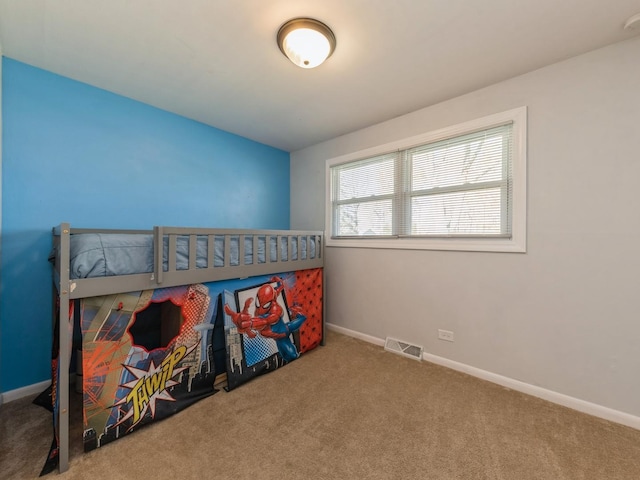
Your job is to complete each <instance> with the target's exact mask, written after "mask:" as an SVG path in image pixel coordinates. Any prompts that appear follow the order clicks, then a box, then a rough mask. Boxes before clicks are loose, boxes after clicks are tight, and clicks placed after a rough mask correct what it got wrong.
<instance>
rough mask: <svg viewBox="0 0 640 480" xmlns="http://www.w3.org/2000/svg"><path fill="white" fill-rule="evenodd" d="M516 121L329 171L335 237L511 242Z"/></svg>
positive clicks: (339, 166)
mask: <svg viewBox="0 0 640 480" xmlns="http://www.w3.org/2000/svg"><path fill="white" fill-rule="evenodd" d="M512 131H513V123H512V122H509V123H507V124H504V125H499V126H497V127H492V128H488V129H485V130H480V131H476V132H473V133H469V134H464V135H458V136H455V137H451V138H447V139H445V140H439V141H435V142H429V143H425V144H422V145H419V146H416V147H412V148H409V149H406V150H399V151H397V152H393V153H388V154H384V155H378V156H375V157H371V158H365V159H360V160H356V161H352V162H348V163H344V164H340V165H335V166H333V167H331V181H332V190H331V197H332V198H331V205H332V220H333V222H332V223H333V224H332V237H333V238H349V237H371V238H385V237H386V238H388V237H429V236H432V237H510V235H511V217H512V215H511V212H512V202H511V199H512V198H513V196H512V151H513V140H512Z"/></svg>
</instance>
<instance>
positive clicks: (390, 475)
mask: <svg viewBox="0 0 640 480" xmlns="http://www.w3.org/2000/svg"><path fill="white" fill-rule="evenodd" d="M79 397H80V396H79V395H77V394H72V400H73V401H74V403H75V407H76V408H75V410H74V414H73V417H72V426H71V433H72V443H71V454H70V470H69V471H68V472H66V473H64V474H62V475H59V474H58V473H57V472H54V473H52V474H50V475H49V476H48V477H47V478H61V479H114V480H115V479H176V480H177V479H253V480H270V479H274V480H276V479H277V480H283V479H429V480H437V479H443V480H445V479H446V480H448V479H473V480H476V479H478V480H480V479H492V480H498V479H499V480H527V479H544V480H580V479H598V480H600V479H601V480H615V479H624V480H636V479H640V431H638V430H634V429H631V428H628V427H624V426H621V425H617V424H614V423H610V422H607V421H604V420H601V419H598V418H595V417H591V416H588V415H584V414H581V413H578V412H575V411H573V410H570V409H567V408H564V407H560V406H557V405H554V404H551V403H548V402H545V401H543V400H540V399H537V398H534V397H530V396H527V395H524V394H521V393H518V392H515V391H511V390H508V389H506V388H503V387H500V386H497V385H494V384H491V383H488V382H485V381H482V380H478V379H476V378H473V377H470V376H467V375H465V374H462V373H459V372H455V371H452V370H449V369H446V368H443V367H440V366H437V365H433V364H430V363H426V362H417V361H414V360H410V359H406V358H403V357H400V356H397V355H394V354H392V353H388V352H385V351H384V350H383V349H382V348H381V347H378V346H374V345H370V344H367V343H364V342H362V341H359V340H356V339H353V338H350V337H346V336H344V335H340V334H337V333H335V332H328V335H327V342H326V346H324V347H319V348H317V349H315V350H314V351H312V352H309V353H307V354H306V355H305V356H303V357H302V358H300V359H299V360H297V361H295V362H293V363H291V364H290V365H287V366H286V368H282V369H280V370H277V371H275V372H272V373H270V374H268V375H265V376H262V377H259V378H257V379H255V380H253V381H251V382H249V383H247V384H245V385H243V386H241V387H239V388H238V389H236V390H234V391H232V392H224V391H221V392H219V393H217V394H215V395H213V396H212V397H209V398H207V399H205V400H203V401H201V402H199V403H197V404H195V405H193V406H192V407H190V408H188V409H186V410H184V411H183V412H180V413H178V414H177V415H174V416H173V417H171V418H168V419H165V420H163V421H160V422H157V423H154V424H151V425H149V426H147V427H144V428H142V429H140V430H138V431H136V432H134V433H133V434H131V435H129V436H127V437H125V438H123V439H121V440H118V441H116V442H113V443H111V444H108V445H106V446H105V447H103V448H99V449H97V450H94V451H93V452H90V453H87V454H84V453H82V445H81V444H82V440H81V436H82V434H81V431H82V426H81V414H80V413H79V407H80V405H79V403H80V398H79ZM31 400H32V399H31V398H26V399H21V400H17V401H14V402H10V403H8V404H5V405H3V406H2V407H0V478H2V479H30V478H36V477H37V476H38V474H39V472H40V469H41V467H42V465H43V463H44V460H45V456H46V454H47V453H48V448H49V445H50V442H51V435H52V434H51V414H50V413H49V412H47V411H46V410H45V409H43V408H42V407H38V406H35V405H32V404H31V403H30V402H31Z"/></svg>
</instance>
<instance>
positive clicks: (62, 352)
mask: <svg viewBox="0 0 640 480" xmlns="http://www.w3.org/2000/svg"><path fill="white" fill-rule="evenodd" d="M70 233H71V226H70V225H69V224H68V223H62V224H61V225H60V247H59V251H60V267H59V268H60V285H57V287H58V299H59V302H58V308H59V312H58V314H59V319H60V321H59V322H58V329H59V330H58V341H59V342H60V345H59V350H58V372H59V373H58V385H57V389H58V392H57V394H58V425H56V429H57V431H58V448H59V450H58V471H59V472H60V473H62V472H65V471H67V470H68V469H69V361H70V358H71V343H70V340H69V321H70V318H69V287H70V282H69V248H70V246H69V245H70V240H69V237H70Z"/></svg>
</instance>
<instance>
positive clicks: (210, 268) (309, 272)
mask: <svg viewBox="0 0 640 480" xmlns="http://www.w3.org/2000/svg"><path fill="white" fill-rule="evenodd" d="M323 246H324V233H323V232H321V231H288V230H287V231H283V230H239V229H233V230H229V229H215V228H184V227H159V226H157V227H154V228H153V230H99V229H82V228H72V227H71V226H70V224H68V223H62V224H60V225H59V226H56V227H54V228H53V249H52V254H51V256H50V261H51V263H52V264H53V284H54V289H53V293H54V295H53V298H54V325H55V327H54V329H55V331H54V355H53V357H54V358H53V366H52V370H53V372H54V373H53V377H54V382H53V389H52V390H53V391H52V399H53V404H54V433H55V438H54V445H53V446H52V453H50V455H49V459H48V462H49V464H50V465H51V461H54V462H55V463H54V464H53V467H52V468H55V464H57V466H58V470H59V472H60V473H62V472H64V471H66V470H67V469H68V462H69V448H68V444H69V388H66V386H67V385H69V368H70V363H71V358H72V350H73V348H74V333H73V332H74V329H75V330H78V328H79V327H78V324H81V325H82V329H83V330H82V332H83V333H82V334H83V340H82V342H83V345H84V348H87V349H89V350H91V349H92V348H94V347H95V344H93V343H91V340H96V339H98V337H100V335H102V337H101V339H103V340H104V339H105V338H107V337H109V336H110V337H109V338H107V340H109V341H110V342H108V344H109V345H110V346H113V345H115V347H114V348H117V347H120V350H122V351H124V350H123V348H122V346H121V344H118V343H117V342H118V341H121V342H126V341H129V340H126V339H128V338H129V337H135V336H136V333H135V332H134V326H133V324H132V323H130V322H131V321H132V319H134V318H135V317H136V315H137V316H138V317H139V318H142V317H143V313H144V314H145V315H146V312H147V310H144V311H143V310H141V308H140V305H144V306H154V307H156V306H159V305H160V304H159V303H158V302H160V301H161V300H162V299H165V300H166V299H169V300H171V302H166V303H171V304H170V305H169V307H172V308H169V310H175V309H177V310H179V311H181V312H182V313H178V316H180V318H181V320H180V322H184V321H185V320H184V318H186V317H187V316H188V315H187V314H186V313H185V312H186V310H185V309H186V308H187V303H188V302H190V301H194V298H196V297H197V296H198V295H199V296H200V297H202V295H205V297H206V298H207V300H206V305H205V304H199V305H200V307H201V308H199V310H198V311H199V312H200V313H198V315H200V317H201V319H202V318H205V317H206V318H207V320H206V321H204V322H202V323H197V322H196V323H197V325H195V326H189V328H191V329H192V330H191V331H190V334H191V335H192V337H191V338H192V339H193V338H196V337H197V338H199V340H198V342H197V343H198V344H199V345H200V346H199V349H200V350H199V351H201V353H200V354H199V353H197V352H193V353H192V351H193V350H194V349H195V348H196V346H195V344H194V346H192V347H191V346H190V347H189V349H188V350H187V349H186V347H185V346H180V347H179V346H178V343H180V341H178V340H176V339H177V338H179V337H180V336H181V335H183V334H184V333H185V332H184V331H183V330H185V329H187V327H186V326H185V325H184V323H180V325H178V327H175V325H174V327H171V325H170V323H171V322H168V323H167V325H169V326H165V324H164V323H163V326H162V329H163V330H166V329H169V330H170V331H171V329H172V328H173V331H172V333H169V334H166V332H162V335H164V336H165V337H166V336H167V335H169V337H171V340H164V342H165V343H163V344H162V345H160V346H161V347H162V348H156V347H158V345H150V344H147V343H145V341H140V345H142V346H140V345H135V346H132V345H130V344H132V343H133V342H137V341H136V340H135V338H134V339H133V340H131V341H129V344H126V343H125V344H124V345H125V349H126V348H129V353H128V354H127V356H126V359H127V363H128V362H129V361H130V360H131V358H132V357H136V358H138V359H140V358H142V357H144V359H145V361H146V362H147V363H145V364H144V365H146V368H147V371H144V368H145V367H140V365H142V364H141V363H138V364H136V365H137V367H135V368H134V366H133V365H134V364H133V363H132V364H131V366H130V367H126V365H125V364H124V363H123V364H122V365H120V364H119V363H118V367H126V371H125V368H122V372H123V373H118V375H119V377H118V382H117V383H116V385H117V389H119V390H118V392H120V394H121V393H122V392H121V391H122V390H123V387H128V388H129V389H131V390H130V391H129V397H128V398H130V397H131V396H132V394H133V393H134V388H140V383H141V382H142V380H141V378H142V374H141V373H140V372H142V373H146V374H149V372H154V371H155V372H157V373H156V375H155V377H154V378H155V380H156V381H158V382H159V381H160V380H158V379H160V376H159V375H160V373H159V372H160V367H161V366H164V370H165V372H166V371H167V370H168V369H169V367H170V368H171V369H173V368H174V367H175V370H171V373H169V374H168V377H166V378H164V377H163V378H162V380H163V381H166V386H167V390H166V392H165V391H161V392H159V393H158V391H157V390H158V389H156V391H154V393H153V397H154V398H151V390H149V391H147V392H146V393H147V394H148V397H149V398H147V397H145V396H144V395H146V394H145V390H144V388H142V390H140V391H141V392H142V394H143V397H141V398H142V400H141V399H140V398H136V399H135V400H136V402H138V403H139V404H140V405H141V406H143V407H144V408H138V410H139V411H137V412H133V413H132V410H134V409H133V404H132V406H131V407H130V410H129V411H126V410H123V408H122V404H123V402H124V397H123V398H122V399H121V400H118V401H114V402H113V403H112V404H111V405H108V407H109V408H111V409H113V410H114V411H117V415H119V416H120V417H122V418H119V419H118V421H117V423H116V424H115V425H117V427H113V424H112V425H110V426H109V428H110V429H111V430H113V429H114V428H116V429H124V427H125V426H128V427H129V429H128V430H127V433H128V432H129V430H132V429H133V426H135V425H136V424H135V422H134V423H133V425H132V421H133V420H132V415H133V418H134V419H135V416H136V415H135V414H137V416H142V417H144V416H145V415H146V416H147V417H148V416H149V410H152V411H153V410H154V408H155V409H157V408H158V405H169V404H170V405H175V404H173V403H171V402H160V401H158V400H171V401H173V400H175V399H174V398H172V397H171V394H168V393H167V392H169V390H170V389H169V387H172V388H180V387H179V386H178V387H174V386H175V385H178V383H179V382H178V381H174V380H179V379H180V378H182V379H183V380H182V383H183V384H185V382H186V383H188V389H189V391H191V387H192V385H194V386H195V385H196V384H197V383H198V382H200V384H202V382H203V381H204V380H203V379H206V382H205V383H206V384H207V385H208V387H207V388H209V390H211V391H209V392H208V393H205V394H204V396H206V395H208V394H211V393H215V391H216V390H214V389H213V382H211V381H210V380H211V377H210V376H207V375H206V374H207V373H211V374H219V373H226V374H233V375H241V376H242V377H237V382H236V380H234V382H236V383H235V384H234V385H238V384H239V383H241V382H242V381H244V380H243V379H244V378H245V377H246V378H247V379H249V378H251V377H252V376H255V375H256V374H260V373H263V372H258V373H256V366H255V364H256V363H257V360H256V361H249V357H248V355H249V353H250V352H249V349H252V348H257V349H263V350H264V348H265V345H266V344H267V343H268V342H271V343H270V345H271V347H269V348H271V353H269V355H271V356H270V357H269V358H267V359H266V361H265V358H262V359H261V363H264V364H265V365H267V368H268V369H269V370H272V369H274V368H277V367H278V366H281V365H283V364H286V363H287V362H288V361H290V360H292V359H295V358H297V355H299V353H304V347H303V349H302V350H300V346H299V345H298V340H299V338H298V336H296V335H299V332H297V331H296V332H293V330H297V329H299V328H301V327H300V325H302V327H305V326H307V325H306V324H304V322H305V321H306V320H307V316H308V313H309V312H308V310H313V317H314V319H315V320H314V321H316V322H317V324H316V325H312V326H310V327H309V329H307V331H308V332H310V333H309V335H312V336H313V339H312V340H310V341H309V342H310V343H309V346H308V347H306V348H308V349H311V348H314V347H315V345H317V344H321V343H322V342H323V339H324V318H323V312H324V308H323V300H324V297H325V296H324V291H323V290H324V282H323V270H322V269H323V262H324V251H323ZM309 278H311V280H309ZM296 282H299V283H300V282H301V283H300V284H297V283H296ZM292 284H295V285H294V286H293V288H294V290H292V291H291V292H290V291H289V290H288V288H285V287H286V286H291V285H292ZM234 290H235V292H234ZM302 290H305V291H307V292H312V293H313V298H311V299H307V298H306V296H301V295H306V293H304V294H303V293H302ZM176 292H179V293H176ZM203 292H204V293H203ZM212 292H213V293H214V294H213V295H212V294H211V293H212ZM218 292H219V293H218ZM265 292H266V293H268V294H269V295H271V297H270V298H273V299H274V302H273V303H274V304H277V303H279V305H281V306H280V307H278V306H277V305H275V306H271V307H268V308H271V310H270V311H269V312H267V313H265V311H262V310H261V311H259V309H258V307H261V308H262V305H258V302H261V300H260V298H261V297H260V295H262V294H264V293H265ZM176 295H178V297H180V298H178V297H176ZM296 295H297V297H296ZM291 296H294V297H296V298H298V299H300V298H304V301H302V302H299V301H297V300H296V298H294V299H293V301H292V299H291V298H290V297H291ZM200 297H197V298H200ZM288 297H289V298H288ZM131 299H133V300H131ZM143 299H146V300H144V302H143ZM181 299H182V300H181ZM145 302H146V303H145ZM253 302H255V305H254V304H253ZM287 302H289V304H291V306H289V305H288V304H287ZM301 303H302V304H303V306H302V307H301V306H300V304H301ZM134 304H135V305H137V306H135V307H134V306H131V305H134ZM176 304H177V305H178V307H176V306H175V305H176ZM294 304H295V305H294ZM105 305H106V307H105ZM202 305H205V306H204V307H203V306H202ZM266 305H268V303H267V304H266ZM145 308H146V307H145ZM250 308H255V312H251V311H250ZM305 308H306V310H307V312H303V313H305V314H304V315H303V314H302V313H300V312H301V310H305ZM105 309H106V310H105ZM136 309H137V310H136ZM102 311H106V312H107V313H106V314H105V315H106V316H105V317H104V321H103V320H100V321H102V322H103V323H102V324H100V325H101V326H100V327H99V328H103V329H104V328H106V327H104V325H106V324H107V323H109V322H111V321H112V320H113V319H114V318H115V317H118V318H120V319H121V318H122V317H124V318H125V320H124V323H122V321H121V320H117V319H116V320H114V321H116V322H117V321H120V322H121V325H120V327H118V328H119V329H120V330H119V331H120V333H119V335H120V336H121V337H123V338H125V337H126V338H125V339H124V340H122V339H120V337H118V338H116V337H115V336H114V335H115V334H114V333H113V332H114V331H116V330H118V328H113V325H111V327H110V328H111V330H109V331H106V330H105V331H106V336H105V334H104V331H103V332H102V333H100V332H98V333H97V334H95V331H91V334H90V335H89V333H88V332H89V331H90V330H91V328H94V327H90V326H88V325H89V324H90V322H91V321H92V320H91V319H92V318H96V317H97V316H99V314H100V313H99V312H102ZM276 311H277V312H278V315H280V318H281V319H283V320H285V322H286V323H285V325H286V327H283V322H279V323H278V324H277V325H276V323H275V320H274V319H273V320H269V321H267V320H263V319H264V318H271V317H269V315H271V314H273V312H276ZM97 312H98V313H97ZM125 312H126V314H125ZM259 314H262V315H259ZM158 315H160V316H162V318H163V322H164V318H165V317H167V315H168V314H167V313H166V311H165V310H163V311H162V313H158ZM160 316H158V318H160ZM285 317H286V318H285ZM274 318H275V317H274ZM201 319H200V320H201ZM200 320H198V321H200ZM127 322H129V323H127ZM220 322H222V325H223V327H222V328H223V332H224V333H223V335H224V348H225V354H226V372H220V371H219V370H220V369H219V368H218V363H216V370H217V371H215V372H213V371H212V370H213V367H211V365H209V363H211V364H213V360H212V357H211V350H212V346H211V342H212V340H211V337H212V336H213V335H214V333H213V332H218V331H220V330H221V327H219V325H220ZM94 323H95V322H94ZM174 323H175V322H174ZM306 323H307V324H309V323H310V322H309V321H307V322H306ZM294 325H295V327H294ZM289 327H290V328H289ZM136 328H138V327H136ZM176 328H177V329H176ZM279 328H280V330H278V329H279ZM282 328H284V329H285V330H286V334H285V333H282V331H283V330H282ZM125 331H126V333H128V335H124V333H125ZM179 331H181V332H182V333H180V334H178V333H177V332H179ZM294 333H295V335H294ZM94 334H95V335H94ZM188 334H189V332H187V335H188ZM154 335H155V334H154ZM207 335H208V337H206V336H207ZM87 337H91V338H89V339H88V338H87ZM205 337H206V338H208V340H207V341H208V342H209V343H206V345H205ZM294 337H295V340H296V342H295V343H294ZM180 338H181V337H180ZM258 341H259V342H262V343H259V344H256V343H255V342H258ZM251 342H254V343H251ZM183 343H185V342H183ZM276 343H277V346H273V345H275V344H276ZM185 345H186V343H185ZM207 345H208V347H207V348H208V352H205V350H204V346H207ZM292 345H293V346H292ZM296 347H297V348H298V350H300V352H299V353H298V350H296ZM180 349H182V350H180ZM56 350H57V355H56ZM132 352H133V353H132ZM154 352H155V353H154ZM157 352H160V353H161V354H162V355H165V357H158V355H157V354H156V353H157ZM176 352H178V353H176ZM89 353H91V352H89ZM93 353H95V352H93ZM154 354H156V356H155V357H154V358H151V357H152V356H153V355H154ZM179 355H180V357H179ZM188 355H191V357H193V358H195V359H196V360H195V361H194V362H192V363H191V364H188V365H192V366H193V368H192V370H191V372H190V373H189V369H188V367H185V366H184V365H187V364H186V363H184V364H183V363H180V362H178V357H179V358H180V359H184V358H187V356H188ZM82 357H83V358H82V359H78V362H79V365H80V368H81V369H84V368H91V367H95V365H94V364H91V362H90V361H88V360H87V358H86V356H85V355H84V354H83V355H82ZM114 358H115V357H114ZM122 358H124V357H123V356H122V355H121V356H120V357H119V359H118V361H119V362H121V361H122ZM163 358H164V360H163ZM198 361H199V363H198ZM209 361H210V362H209ZM154 362H155V363H154ZM207 362H209V363H207ZM269 362H271V363H269ZM205 363H207V365H208V366H207V369H206V372H205ZM114 364H115V363H114ZM252 365H253V367H252ZM102 367H104V365H103V366H102ZM178 367H180V368H178ZM209 367H211V368H209ZM178 371H180V372H182V373H179V374H178V373H174V372H178ZM183 371H184V372H183ZM194 372H195V373H194ZM252 372H253V373H252ZM101 375H102V376H101V377H99V378H100V381H107V380H106V379H107V377H108V375H110V373H108V374H107V373H104V372H102V373H101ZM172 375H176V377H175V379H174V377H172ZM187 377H188V381H187V380H186V378H187ZM145 378H147V377H145ZM149 378H151V377H149ZM126 379H128V380H131V379H133V380H134V381H133V382H131V381H130V382H129V383H127V382H125V380H126ZM135 380H139V381H138V383H137V386H136V387H133V384H134V383H135ZM152 380H153V379H152ZM146 381H147V382H149V381H150V380H149V379H148V378H147V380H146ZM93 383H95V382H93ZM93 383H92V382H91V381H90V379H88V378H87V372H84V383H83V387H82V388H83V390H82V391H83V404H84V408H85V410H84V415H83V416H84V422H85V432H84V435H85V438H84V444H85V451H86V450H87V442H88V440H87V436H88V433H87V430H86V422H87V417H88V415H89V414H88V412H87V398H89V399H90V400H94V399H93V397H94V396H95V391H92V390H91V388H95V385H93ZM58 385H59V386H61V387H59V388H58ZM92 385H93V386H92ZM147 385H149V383H148V384H147ZM234 385H232V383H231V381H230V383H229V386H230V387H231V386H234ZM143 387H144V385H143ZM147 388H151V387H147ZM194 388H195V387H194ZM100 393H102V392H101V391H100ZM136 395H138V394H136ZM136 395H134V397H135V396H136ZM175 396H176V395H175V394H174V397H175ZM117 398H119V397H117ZM176 398H177V397H176ZM199 398H203V395H202V394H201V395H200V396H199V397H197V398H195V400H189V402H187V406H188V404H190V403H193V402H194V401H197V400H198V399H199ZM116 400H117V399H116ZM132 402H133V401H132ZM103 403H104V402H103ZM119 405H120V406H119ZM118 406H119V407H118ZM149 406H150V407H151V408H150V409H149V408H148V407H149ZM89 413H91V412H89ZM152 413H154V412H152ZM171 413H175V409H174V410H172V411H171V412H170V413H168V414H167V416H168V415H170V414H171ZM100 415H102V417H103V421H104V423H109V420H107V419H106V417H105V415H106V414H104V413H101V414H100ZM111 415H113V414H111ZM140 419H141V418H140ZM140 419H139V420H140ZM139 420H137V421H139ZM110 421H111V422H112V423H113V420H110ZM141 425H142V424H141ZM136 428H137V427H136ZM105 432H106V430H105ZM90 433H91V435H95V434H96V432H95V431H92V432H90ZM98 433H99V432H98ZM105 435H106V433H105ZM106 441H110V440H109V439H106ZM90 442H93V443H92V445H93V446H92V447H91V448H96V440H95V439H91V440H90ZM97 446H100V444H99V442H98V444H97ZM91 448H90V449H91ZM46 468H47V464H45V469H46ZM52 468H49V470H48V471H50V470H51V469H52ZM43 472H45V470H44V469H43Z"/></svg>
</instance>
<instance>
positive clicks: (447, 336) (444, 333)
mask: <svg viewBox="0 0 640 480" xmlns="http://www.w3.org/2000/svg"><path fill="white" fill-rule="evenodd" d="M438 338H439V339H440V340H446V341H447V342H453V332H450V331H449V330H438Z"/></svg>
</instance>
